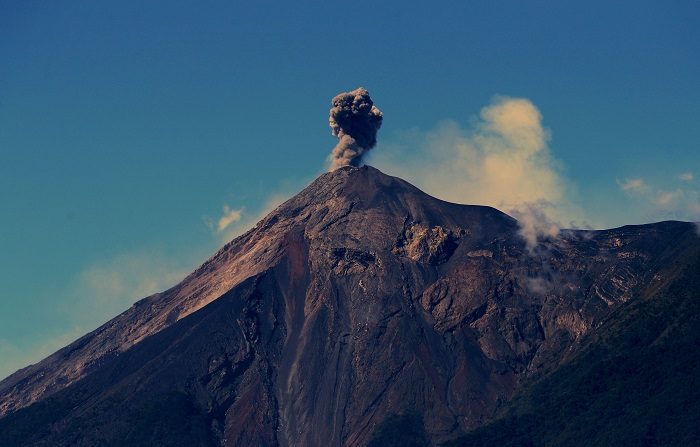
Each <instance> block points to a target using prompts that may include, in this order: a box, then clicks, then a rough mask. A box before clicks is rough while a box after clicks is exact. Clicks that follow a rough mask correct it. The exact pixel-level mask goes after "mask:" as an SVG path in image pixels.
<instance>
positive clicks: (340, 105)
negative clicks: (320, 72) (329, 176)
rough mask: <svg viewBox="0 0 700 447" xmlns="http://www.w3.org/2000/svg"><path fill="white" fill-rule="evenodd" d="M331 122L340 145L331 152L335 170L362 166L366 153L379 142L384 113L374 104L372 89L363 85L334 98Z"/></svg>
mask: <svg viewBox="0 0 700 447" xmlns="http://www.w3.org/2000/svg"><path fill="white" fill-rule="evenodd" d="M331 104H332V105H333V107H332V108H331V110H330V116H329V117H328V124H330V126H331V129H332V131H333V135H335V136H337V137H338V144H337V145H336V146H335V147H334V148H333V152H332V153H331V167H330V170H331V171H334V170H336V169H338V168H340V167H341V166H348V165H349V166H358V165H360V163H361V162H362V156H363V155H364V154H365V153H366V152H367V151H369V150H370V149H372V148H373V147H374V146H375V145H376V144H377V131H378V130H379V128H380V127H382V112H381V111H380V110H379V109H378V108H377V107H376V106H375V105H374V103H373V102H372V98H370V97H369V92H368V91H367V90H366V89H364V88H362V87H360V88H358V89H356V90H353V91H351V92H347V93H341V94H339V95H337V96H336V97H335V98H333V101H332V102H331Z"/></svg>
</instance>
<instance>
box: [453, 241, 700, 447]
mask: <svg viewBox="0 0 700 447" xmlns="http://www.w3.org/2000/svg"><path fill="white" fill-rule="evenodd" d="M693 238H696V236H694V235H687V237H686V238H683V239H680V240H678V241H677V244H678V246H680V247H687V249H686V250H682V251H681V253H680V254H679V255H678V256H675V259H673V260H671V261H670V262H669V264H668V266H667V267H666V268H665V269H664V273H663V275H664V277H665V279H664V280H663V283H662V284H659V285H656V286H655V287H653V288H650V289H649V290H647V291H646V293H645V294H643V295H642V296H640V298H639V299H638V300H634V301H631V302H629V303H627V304H625V305H623V306H620V308H619V309H617V310H616V311H615V312H613V313H612V314H611V315H610V317H609V318H608V319H606V321H604V323H603V324H602V325H601V327H600V328H598V330H596V331H594V332H591V333H590V334H588V335H587V336H586V337H584V338H583V340H582V343H581V346H580V347H579V348H578V349H577V352H576V355H575V356H574V357H573V358H572V359H571V360H570V361H569V362H567V363H566V364H565V365H563V366H562V367H561V368H559V369H557V370H555V371H553V372H552V373H551V374H546V375H544V376H543V377H539V378H537V380H532V381H531V382H530V383H528V384H526V386H525V388H524V390H523V391H522V392H521V393H520V394H519V395H518V396H517V397H516V398H515V399H514V401H513V402H512V403H510V404H509V405H506V406H505V408H503V409H502V410H501V411H500V416H499V418H498V419H497V421H496V422H494V423H491V424H489V425H487V426H486V427H483V428H481V429H479V430H476V431H475V432H474V433H471V434H470V435H469V436H466V437H464V438H461V439H459V440H458V441H455V442H454V443H451V444H450V445H454V446H492V445H500V446H505V447H507V446H544V445H547V446H609V445H615V446H679V447H680V446H689V445H700V379H699V377H698V370H700V247H698V245H697V243H696V242H695V241H694V240H692V239H693ZM689 239H690V240H689Z"/></svg>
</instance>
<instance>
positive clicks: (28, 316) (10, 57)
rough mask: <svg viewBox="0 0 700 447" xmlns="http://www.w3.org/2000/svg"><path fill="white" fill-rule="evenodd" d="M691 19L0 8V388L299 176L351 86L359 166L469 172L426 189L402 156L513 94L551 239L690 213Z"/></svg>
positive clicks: (487, 5) (695, 169)
mask: <svg viewBox="0 0 700 447" xmlns="http://www.w3.org/2000/svg"><path fill="white" fill-rule="evenodd" d="M145 3H148V4H145ZM697 23H700V5H699V4H698V3H697V2H695V1H678V2H661V1H659V2H648V1H639V2H634V3H630V2H610V1H605V2H596V1H591V2H537V1H534V2H519V1H488V2H486V1H484V2H456V1H455V2H442V3H438V4H436V3H434V2H433V3H431V4H428V3H426V2H406V1H403V2H376V1H372V2H369V1H357V2H352V3H347V2H345V3H343V4H342V5H341V4H339V3H336V2H306V1H301V2H265V1H261V2H237V1H229V2H223V1H221V2H217V1H196V2H195V1H192V2H183V1H168V2H159V1H154V2H137V1H128V0H123V1H119V2H101V1H83V2H80V1H67V2H45V1H31V0H30V1H22V2H8V1H0V205H1V206H2V219H0V284H2V289H1V290H0V376H4V375H6V374H8V373H10V372H12V371H13V370H15V369H17V368H18V367H20V366H23V365H24V364H27V363H29V362H32V361H36V360H38V359H39V358H41V357H42V356H44V355H46V354H48V353H50V352H52V351H53V350H54V349H56V348H58V347H60V346H62V345H64V344H66V343H67V342H69V341H71V340H72V339H74V338H76V337H77V336H79V335H81V334H83V333H85V332H87V331H88V330H91V329H94V328H95V327H97V326H98V325H99V324H101V323H102V322H104V321H106V320H107V319H108V318H109V317H111V316H114V315H116V314H117V313H118V312H119V311H121V310H123V309H125V308H127V307H128V306H129V305H130V304H131V303H132V302H133V301H136V300H137V299H139V298H141V297H143V296H145V295H146V294H149V293H152V292H155V291H158V290H161V289H163V288H165V287H167V286H169V285H172V284H174V283H175V282H177V280H178V279H179V278H181V277H182V276H184V274H185V273H187V272H188V271H189V270H190V269H192V268H193V267H195V266H196V265H197V264H199V263H200V262H201V261H203V260H204V259H205V258H206V257H207V256H208V255H209V254H211V253H213V252H214V251H215V250H216V249H217V248H218V247H219V246H220V245H221V244H222V243H223V242H224V241H225V240H226V238H227V237H230V236H231V235H233V234H235V233H236V232H239V231H241V230H242V229H243V228H245V227H246V226H247V225H249V224H251V223H252V222H253V221H254V220H255V218H257V217H258V216H259V215H260V214H261V213H263V212H264V211H265V210H266V209H269V208H270V207H271V206H272V205H273V204H274V203H276V202H277V201H279V200H281V199H282V198H284V197H286V196H289V195H291V194H293V193H294V192H295V191H297V190H299V189H301V187H303V186H304V185H305V184H306V183H308V182H309V181H310V180H312V179H313V178H314V177H316V176H317V175H318V174H320V173H321V172H323V171H324V170H325V168H326V157H327V155H328V153H329V151H330V150H331V148H332V147H333V145H334V143H335V140H334V138H333V137H332V136H331V135H330V131H329V128H328V121H327V119H328V118H327V115H328V109H329V107H330V103H329V102H330V98H331V97H332V96H333V95H335V94H336V93H338V92H340V91H343V90H348V89H352V88H355V87H357V86H360V85H362V86H364V87H366V88H368V89H369V91H370V92H371V94H372V97H373V98H374V100H375V102H376V104H377V105H378V106H379V107H380V108H381V109H382V111H383V112H384V124H383V127H382V129H381V130H380V133H379V144H378V146H377V148H375V149H374V151H373V153H372V154H373V155H372V156H371V157H370V158H369V160H368V162H369V163H370V164H376V165H377V166H379V167H380V168H381V169H383V170H385V171H387V172H389V173H394V174H401V175H403V176H406V177H408V179H409V180H411V181H414V182H416V183H417V184H419V185H420V186H423V187H426V189H429V191H430V192H431V193H433V194H434V195H438V196H444V197H445V198H447V199H450V200H456V201H462V202H468V201H470V199H473V198H474V197H476V196H474V195H472V194H470V191H472V189H473V188H475V186H474V182H475V179H474V178H471V177H470V178H466V176H467V175H468V173H467V172H466V171H465V172H464V173H462V172H460V171H455V170H454V169H453V170H452V171H450V175H452V176H457V177H459V178H462V179H463V180H464V182H462V187H463V188H464V189H461V190H457V189H455V190H449V191H447V190H444V191H442V192H441V191H440V188H439V187H438V186H436V183H435V182H432V180H431V178H430V177H429V176H428V177H425V176H421V174H420V173H418V171H413V170H412V167H415V166H417V163H416V160H417V159H416V158H415V155H416V154H420V157H423V158H428V159H429V158H430V157H431V156H432V155H433V154H434V152H433V151H434V150H435V147H434V146H433V145H434V144H436V143H435V142H436V141H437V142H440V144H443V143H444V144H445V145H447V146H449V145H450V144H455V143H454V142H455V141H467V142H474V141H481V140H478V139H477V138H476V136H479V135H481V134H483V131H484V129H485V128H486V127H488V126H489V125H490V124H489V123H491V122H490V121H488V119H486V118H485V116H487V115H488V113H487V112H488V111H489V110H494V109H493V107H499V104H501V105H502V104H504V103H508V102H507V101H509V99H508V98H516V99H518V100H520V101H521V102H520V104H525V105H527V107H528V108H529V107H530V105H531V106H532V108H529V109H528V110H531V111H532V113H534V114H536V115H537V116H540V119H539V120H538V121H537V122H536V123H534V125H535V126H536V127H537V129H540V128H541V129H543V130H544V132H545V133H546V138H545V140H546V141H543V142H542V145H541V148H542V151H543V152H542V153H543V154H545V159H544V161H543V162H542V163H544V165H542V164H539V165H537V167H538V169H539V168H543V166H544V168H543V169H546V170H547V171H546V172H550V173H554V174H553V175H555V176H556V181H557V182H558V184H559V187H560V188H561V191H558V192H557V194H556V195H554V196H551V197H555V199H553V200H552V201H553V202H556V203H554V206H557V207H560V208H561V209H565V208H566V209H567V210H568V211H566V212H564V211H562V212H560V213H559V214H556V217H558V218H559V219H560V221H563V222H564V224H565V225H566V223H567V222H568V221H567V219H568V218H569V217H571V219H569V220H574V221H576V222H577V223H578V224H579V225H581V226H590V227H595V228H602V227H610V226H617V225H622V224H625V223H643V222H650V221H656V220H663V219H668V218H676V219H683V220H700V205H698V203H699V202H698V190H700V186H699V185H700V183H699V180H698V178H699V177H700V155H699V154H700V151H699V150H698V149H700V148H699V147H698V146H699V145H698V141H700V126H699V125H698V124H697V123H698V117H699V116H700V81H698V80H699V79H700V30H699V29H698V27H697ZM504 97H505V99H504ZM504 101H505V102H504ZM522 101H525V102H522ZM528 104H529V105H528ZM485 113H486V115H485ZM491 124H493V123H491ZM469 144H471V143H469ZM447 146H446V147H447ZM449 147H452V146H449ZM501 149H503V148H501ZM511 149H513V148H505V149H503V150H511ZM450 150H451V149H449V148H448V149H447V152H445V153H451V152H449V151H450ZM474 150H475V151H477V152H478V151H483V150H488V149H484V148H478V147H477V148H476V149H474ZM499 150H500V149H499ZM443 156H444V153H443ZM540 161H542V160H540ZM441 166H442V165H439V164H436V165H434V166H433V167H434V169H435V170H438V171H440V169H441ZM528 166H529V165H528ZM525 172H529V171H525ZM431 182H432V183H431ZM431 187H432V189H431ZM436 188H437V189H436ZM443 193H444V194H443ZM537 197H539V196H537ZM543 197H544V198H548V197H550V196H547V195H545V196H543ZM477 198H478V197H477ZM460 199H461V200H460ZM484 200H486V199H484ZM224 207H227V208H226V209H225V210H224ZM571 210H574V211H571ZM225 216H228V218H229V219H228V221H229V222H228V223H229V225H223V224H225V223H227V222H226V221H221V220H220V219H221V218H222V217H225ZM222 226H223V227H225V228H222V229H221V230H219V228H220V227H222Z"/></svg>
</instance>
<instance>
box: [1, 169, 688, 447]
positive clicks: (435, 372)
mask: <svg viewBox="0 0 700 447" xmlns="http://www.w3.org/2000/svg"><path fill="white" fill-rule="evenodd" d="M518 231H519V227H518V224H517V221H516V220H515V219H513V218H511V217H510V216H507V215H506V214H504V213H502V212H500V211H498V210H496V209H494V208H491V207H484V206H475V205H458V204H452V203H449V202H444V201H441V200H439V199H436V198H434V197H432V196H429V195H427V194H425V193H423V192H422V191H420V190H419V189H417V188H415V187H414V186H413V185H410V184H409V183H407V182H405V181H403V180H401V179H398V178H396V177H391V176H387V175H385V174H383V173H381V172H380V171H378V170H376V169H374V168H371V167H362V168H354V167H350V168H341V169H339V170H337V171H335V172H332V173H327V174H323V175H322V176H320V177H319V178H318V179H317V180H315V181H314V182H312V183H311V185H309V186H308V187H307V188H305V189H304V190H302V191H301V192H300V193H299V194H298V195H296V196H294V197H293V198H291V199H289V200H288V201H287V202H285V203H284V204H282V205H280V206H279V207H278V208H277V209H275V210H274V211H273V212H271V213H270V214H269V215H268V216H266V217H265V218H263V219H262V220H261V221H260V222H259V223H258V224H256V226H255V227H253V228H252V229H250V230H249V231H247V232H246V233H244V234H243V235H241V236H239V237H237V238H236V239H234V240H233V241H231V242H229V243H227V244H226V245H224V247H223V248H222V249H221V250H219V251H218V252H217V253H216V254H214V256H212V257H211V258H210V259H209V260H207V261H206V262H205V263H203V264H202V266H201V267H199V268H198V269H196V270H195V271H194V272H193V273H191V274H190V275H188V276H187V277H186V278H185V279H184V280H183V281H182V282H181V283H179V284H178V285H176V286H174V287H173V288H171V289H168V290H166V291H164V292H162V293H159V294H155V295H152V296H151V297H147V298H145V299H143V300H140V301H139V302H137V303H135V304H134V306H132V307H131V308H130V309H128V310H127V311H125V312H124V313H122V314H120V315H119V316H117V317H116V318H114V319H112V320H110V321H109V322H107V323H106V324H105V325H103V326H101V327H100V328H98V329H96V330H95V331H93V332H91V333H89V334H87V335H86V336H84V337H81V338H80V339H78V340H77V341H76V342H74V343H72V344H70V345H69V346H67V347H66V348H63V349H62V350H59V351H58V352H57V353H55V354H53V355H52V356H49V357H48V358H47V359H45V360H43V361H42V362H39V363H38V364H36V365H32V366H30V367H28V368H24V369H23V370H20V371H18V372H17V373H15V374H13V375H11V376H9V377H8V378H7V379H5V380H3V381H2V382H0V416H2V415H5V416H7V417H6V418H5V420H6V421H7V419H12V420H15V421H21V420H22V417H23V416H22V415H30V414H32V411H34V412H36V411H39V413H41V411H43V410H41V408H44V407H47V406H48V407H47V408H49V409H51V410H50V411H49V413H51V415H52V416H51V417H50V418H49V419H51V420H50V421H49V422H48V423H47V424H45V426H46V427H48V428H47V430H48V431H47V433H46V436H45V437H44V438H42V439H43V441H42V440H41V439H40V440H37V441H36V442H38V443H39V444H40V442H47V443H49V444H47V445H64V444H65V445H71V443H73V444H75V442H74V441H75V439H74V438H71V437H70V436H69V437H68V438H65V437H63V436H64V435H66V434H67V433H68V432H70V433H75V432H76V430H77V432H79V433H80V436H82V438H80V442H84V443H85V445H90V442H93V443H95V442H98V441H100V442H102V441H104V442H106V443H107V444H108V445H109V444H110V443H114V442H117V440H119V439H121V440H123V439H125V438H124V437H125V436H127V437H128V435H129V428H128V424H127V425H124V422H123V421H124V417H126V416H123V415H124V414H126V415H129V414H132V413H133V412H134V411H137V412H138V411H146V412H148V411H150V410H148V411H147V408H150V407H149V405H150V404H151V401H153V402H161V401H163V402H170V400H172V399H175V402H176V403H177V405H183V406H184V407H183V408H185V407H186V408H187V409H188V410H187V411H188V412H192V413H193V415H194V417H195V420H197V421H200V422H201V423H198V424H199V425H197V426H196V427H194V426H193V427H191V428H192V431H191V432H188V433H187V434H182V435H181V438H182V439H190V440H192V442H195V441H196V442H195V443H203V444H201V445H209V444H211V445H234V444H236V443H243V444H246V443H248V444H250V443H257V444H259V445H320V444H323V445H366V444H367V443H368V442H370V440H371V439H372V437H373V436H374V435H375V434H376V432H377V430H378V427H381V426H382V421H383V420H385V419H386V418H388V417H391V416H392V415H400V414H403V413H405V412H406V411H409V410H410V411H417V412H418V414H419V419H420V420H421V422H422V424H423V426H424V430H425V437H426V439H429V440H430V442H431V443H439V442H446V441H449V440H451V439H455V438H457V437H458V436H460V435H463V434H464V433H467V432H469V431H470V430H473V429H474V428H478V427H481V426H483V425H484V424H486V423H488V422H489V421H490V420H491V418H493V417H494V415H495V414H496V412H497V410H498V408H499V407H500V406H501V404H502V402H506V401H509V400H510V399H511V398H512V397H513V395H514V393H517V391H518V390H519V388H518V387H519V386H520V385H519V384H520V383H521V382H522V381H523V380H525V379H527V378H528V377H531V376H533V375H535V374H541V373H542V371H546V370H547V369H557V368H558V367H559V365H560V364H562V362H565V361H566V358H567V351H570V350H571V349H574V347H575V345H576V343H577V341H578V340H579V339H581V337H582V336H583V335H585V334H586V333H588V332H589V331H591V330H592V329H594V328H595V327H596V326H597V325H599V324H601V321H604V319H605V318H606V317H607V316H608V315H610V313H611V312H612V311H613V310H614V309H616V308H617V307H618V306H620V305H621V304H624V303H626V302H628V301H630V300H634V299H636V297H638V296H641V295H643V294H644V293H645V292H644V291H645V290H647V289H650V288H653V287H654V284H655V281H656V282H659V281H662V280H663V278H660V279H657V275H660V274H661V273H660V272H661V271H662V270H663V269H662V267H663V263H664V262H667V261H664V259H673V258H674V256H677V255H678V250H679V249H678V248H675V247H674V246H673V241H674V240H676V239H677V238H678V237H679V235H686V234H690V233H689V232H691V231H694V228H693V226H692V224H687V223H682V222H662V223H658V224H648V225H643V226H626V227H621V228H617V229H611V230H596V231H587V230H567V231H565V232H563V233H562V235H561V236H560V237H559V238H550V239H547V240H545V241H543V242H542V245H541V250H540V251H539V252H536V253H534V254H532V253H530V252H529V250H528V249H527V247H526V246H525V242H524V241H523V240H522V238H521V237H520V236H519V234H518ZM686 239H688V240H690V241H691V243H695V244H697V238H696V239H689V238H686ZM692 241H694V242H692ZM212 306H213V307H212ZM213 309H219V311H220V312H221V313H223V314H225V315H229V316H230V319H228V320H226V319H224V320H222V319H221V318H219V316H218V314H217V313H216V312H214V310H213ZM202 328H204V329H202ZM185 334H189V335H187V336H185ZM212 334H219V335H216V337H219V338H220V340H223V341H221V342H216V343H213V344H212V345H209V344H208V342H211V341H212V339H217V338H216V337H213V336H212ZM183 337H184V338H183ZM190 345H196V346H199V348H198V349H199V350H200V351H197V352H192V350H191V348H190V347H189V346H190ZM387 346H388V347H387ZM176 348H177V349H176ZM134 359H141V360H140V361H137V360H134ZM154 362H155V363H154ZM159 362H160V364H161V366H162V365H171V367H172V370H171V371H170V372H167V371H164V370H163V368H162V367H161V366H158V363H159ZM126 365H130V366H128V367H127V366H126ZM333 365H335V366H333ZM217 374H218V375H220V377H219V376H217ZM156 379H157V380H156ZM143 383H148V384H151V386H152V388H147V387H145V388H144V386H143V385H142V384H143ZM164 384H167V385H168V387H166V388H163V386H164ZM69 390H70V392H68V391H69ZM137 390H141V391H139V392H138V393H145V395H147V396H150V397H151V398H152V399H150V401H149V402H145V401H141V400H139V399H140V397H139V395H138V393H137ZM173 390H175V391H173ZM171 391H173V392H176V395H175V396H172V395H171V394H169V393H170V392H171ZM134 393H137V394H134ZM74 395H77V396H93V397H90V398H86V399H85V400H81V399H77V400H76V398H75V397H74ZM107 395H111V396H122V397H121V399H122V400H123V402H126V403H130V405H127V404H124V406H121V407H120V406H119V404H114V403H113V402H112V401H111V400H110V399H111V398H108V397H106V396H107ZM169 399H170V400H169ZM252 402H256V404H253V403H252ZM66 403H70V405H68V407H70V408H69V409H66V408H64V407H63V405H64V404H66ZM66 405H67V404H66ZM114 405H116V406H114ZM23 408H24V409H25V410H22V409H23ZM32 408H33V409H34V410H32ZM37 408H39V410H37ZM144 408H145V409H146V410H144ZM183 411H185V410H183ZM91 412H92V413H91ZM86 414H94V416H93V418H92V419H90V418H86V416H85V415H86ZM188 414H189V413H188ZM171 416H172V417H173V418H175V419H177V415H171ZM26 417H29V416H26ZM134 417H135V416H134ZM1 421H2V419H0V439H2V433H3V429H2V428H3V424H2V422H1ZM110 421H112V422H110ZM120 421H121V422H120ZM91 423H92V424H94V423H99V425H100V426H109V427H112V429H111V430H107V431H108V432H109V433H107V434H105V435H104V436H105V437H104V438H99V437H97V438H96V437H95V436H97V435H95V433H91V432H86V431H85V430H84V429H82V430H81V429H80V427H81V426H82V425H81V424H83V425H85V424H87V425H86V426H90V424H91ZM154 423H159V424H166V425H167V423H168V421H167V420H166V421H165V422H163V421H155V422H154ZM110 424H111V425H110ZM120 424H121V425H120ZM319 424H320V425H321V426H322V427H323V428H319ZM171 425H172V424H171ZM171 425H168V426H169V427H170V426H171ZM15 426H21V423H20V422H16V423H15ZM5 427H6V428H7V425H5ZM120 427H121V428H120ZM66 436H67V435H66ZM71 436H72V435H71ZM109 436H112V438H110V437H109ZM192 436H194V437H193V438H192ZM163 439H165V438H163ZM163 439H161V441H158V442H161V444H162V445H177V444H171V443H169V441H164V440H163ZM168 439H170V438H168ZM51 443H53V444H51ZM62 443H63V444H62ZM231 443H233V444H231ZM39 444H38V445H39Z"/></svg>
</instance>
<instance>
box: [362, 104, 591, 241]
mask: <svg viewBox="0 0 700 447" xmlns="http://www.w3.org/2000/svg"><path fill="white" fill-rule="evenodd" d="M406 137H407V138H406V140H405V141H404V142H402V144H399V145H397V146H396V147H388V148H387V147H386V145H385V149H384V150H383V153H382V154H381V155H379V156H377V157H375V158H374V162H375V164H377V165H378V166H379V167H380V168H383V169H385V170H387V171H390V172H394V173H396V174H397V175H399V176H402V177H404V178H406V179H407V180H409V181H412V182H413V183H415V184H417V185H419V186H420V187H421V188H423V189H424V190H426V191H427V192H429V193H431V194H433V195H435V196H437V197H440V198H441V199H445V200H449V201H452V202H458V203H470V204H483V205H491V206H494V207H496V208H498V209H501V210H503V211H505V212H508V213H510V214H511V215H513V216H514V217H515V218H517V219H518V220H519V222H520V224H521V235H522V236H523V238H524V239H525V240H526V242H527V244H528V247H529V248H530V249H533V248H534V247H535V246H536V244H537V241H538V239H539V238H542V237H547V236H554V235H556V234H557V233H558V231H559V229H560V228H561V224H559V222H562V221H564V222H569V224H570V225H574V224H573V219H574V218H575V217H578V216H579V215H580V214H579V212H578V210H577V209H575V208H574V207H573V206H572V205H571V201H570V200H569V198H568V197H567V188H566V182H565V180H564V178H563V177H562V175H561V174H560V172H559V169H558V163H557V161H556V160H555V159H554V158H553V157H552V155H551V152H550V150H549V147H548V141H549V132H548V131H547V129H545V128H544V126H543V125H542V115H541V113H540V111H539V110H538V109H537V107H535V105H534V104H533V103H532V102H531V101H529V100H528V99H525V98H508V97H498V98H496V99H495V100H494V101H493V102H492V103H491V104H490V105H488V106H486V107H484V108H483V109H482V110H481V113H480V115H479V119H478V120H476V122H475V123H474V124H473V125H472V126H471V127H470V128H468V129H464V128H462V127H461V126H460V125H459V124H458V123H456V122H446V123H442V124H441V125H439V126H438V127H437V128H436V129H434V130H432V131H429V132H427V133H426V132H413V133H411V134H410V135H407V136H406ZM416 146H417V147H416Z"/></svg>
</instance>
